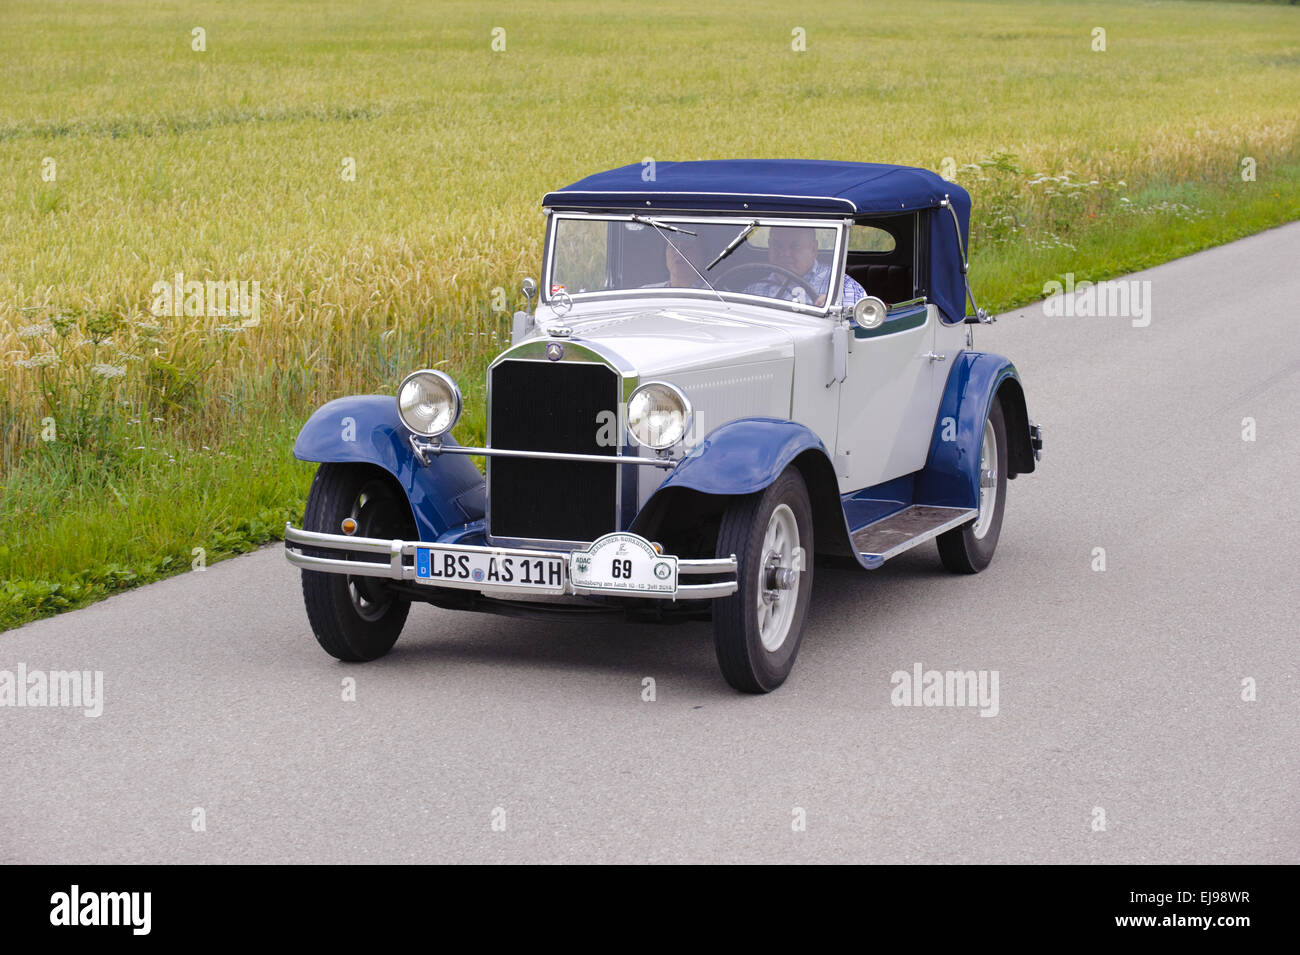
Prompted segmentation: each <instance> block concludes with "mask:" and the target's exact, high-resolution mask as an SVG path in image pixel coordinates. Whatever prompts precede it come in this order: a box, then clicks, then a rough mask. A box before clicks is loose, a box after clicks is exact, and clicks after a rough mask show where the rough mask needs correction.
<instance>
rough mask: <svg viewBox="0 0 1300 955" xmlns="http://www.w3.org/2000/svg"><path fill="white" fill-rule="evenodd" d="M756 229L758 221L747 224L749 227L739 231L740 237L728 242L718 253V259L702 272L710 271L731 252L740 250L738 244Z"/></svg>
mask: <svg viewBox="0 0 1300 955" xmlns="http://www.w3.org/2000/svg"><path fill="white" fill-rule="evenodd" d="M757 228H758V220H757V219H755V220H754V221H753V222H751V223H749V225H747V226H745V228H743V229H741V230H740V235H738V236H736V237H735V238H734V239H732V240H731V241H730V242H728V243H727V247H726V248H725V249H723V250H722V251H721V252H719V253H718V257H717V258H716V259H714V260H713V261H712V262H710V263H709V264H708V265H707V266H705V268H704V271H706V272H708V271H711V270H712V269H713V267H714V266H715V265H717V264H718V263H719V262H721V261H722V260H723V259H725V258H726V257H727V256H729V255H730V254H731V253H732V252H735V251H736V250H737V249H738V248H740V243H742V242H744V241H745V240H746V239H748V238H749V234H750V233H751V232H753V231H754V230H755V229H757Z"/></svg>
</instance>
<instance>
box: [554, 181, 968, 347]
mask: <svg viewBox="0 0 1300 955" xmlns="http://www.w3.org/2000/svg"><path fill="white" fill-rule="evenodd" d="M650 174H651V167H649V166H647V165H643V164H641V163H633V164H631V165H628V166H620V167H619V168H618V169H611V170H609V171H608V172H598V173H596V174H595V175H592V176H588V177H587V178H585V179H579V180H578V181H577V182H575V183H573V184H572V185H571V186H566V187H565V188H563V189H560V190H559V191H557V192H550V193H547V194H546V197H545V198H544V199H543V200H542V205H544V206H547V207H549V208H552V209H643V210H647V211H650V210H663V211H669V210H681V211H717V212H733V211H734V212H752V213H758V214H762V213H769V214H772V213H797V214H804V215H817V214H822V215H840V216H845V215H873V214H874V215H882V214H887V213H891V212H915V211H917V210H922V209H937V208H939V205H940V203H941V202H942V201H943V199H944V197H945V196H947V197H948V199H949V201H950V202H951V204H952V209H953V210H954V211H955V212H956V213H957V221H958V228H957V229H954V228H953V221H952V215H951V214H950V213H949V212H948V211H947V210H942V211H940V212H938V213H936V214H935V215H932V216H929V219H930V288H929V298H930V300H931V301H933V302H935V304H937V305H938V306H939V309H940V311H942V312H943V314H944V317H945V318H946V319H947V320H948V321H950V322H955V321H960V320H961V319H962V317H963V316H964V315H965V313H966V284H965V278H964V276H963V274H962V261H963V258H964V256H963V250H965V249H966V248H967V244H968V236H969V233H970V194H969V193H967V192H966V190H965V189H963V188H962V187H961V186H959V185H957V184H956V183H954V182H948V181H947V180H946V179H944V178H942V177H941V176H939V175H938V174H937V173H933V172H930V171H929V170H928V169H916V168H914V167H912V166H891V165H886V164H884V163H870V162H834V161H829V160H821V159H706V160H699V161H696V162H656V163H655V164H654V166H653V176H654V178H650ZM959 236H960V238H959Z"/></svg>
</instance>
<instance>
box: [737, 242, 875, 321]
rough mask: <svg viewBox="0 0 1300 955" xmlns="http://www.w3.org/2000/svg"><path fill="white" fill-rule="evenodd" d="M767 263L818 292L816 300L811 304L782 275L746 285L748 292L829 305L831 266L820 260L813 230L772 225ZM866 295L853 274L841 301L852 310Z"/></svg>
mask: <svg viewBox="0 0 1300 955" xmlns="http://www.w3.org/2000/svg"><path fill="white" fill-rule="evenodd" d="M767 261H768V262H770V263H771V264H772V265H775V266H777V267H778V268H782V269H785V270H786V271H787V272H793V273H794V274H795V275H797V276H799V277H800V278H802V279H803V280H804V281H805V282H807V283H808V284H809V285H810V286H812V288H813V290H814V291H815V292H816V293H817V298H816V300H815V301H813V302H812V303H809V301H808V290H807V289H805V288H804V287H803V286H802V285H800V284H799V283H797V282H796V281H795V280H794V279H792V278H790V276H788V275H785V274H783V273H781V272H772V273H771V274H770V275H768V277H767V278H765V279H763V280H762V281H760V282H755V283H754V284H753V285H749V286H746V288H745V291H746V292H747V293H749V294H750V295H764V296H766V297H767V298H779V299H781V300H782V301H785V302H799V303H801V304H804V305H808V304H813V305H825V304H826V291H827V287H828V286H829V285H830V281H831V267H830V266H829V265H828V264H826V263H825V262H820V261H818V259H817V233H816V232H815V231H814V230H813V229H805V228H800V227H798V226H772V228H771V230H770V231H769V233H768V242H767ZM866 294H867V290H866V289H864V288H863V287H862V286H861V285H859V284H858V282H857V281H856V280H855V279H854V278H853V277H852V276H851V275H846V276H844V294H843V295H842V296H841V299H840V302H841V304H842V305H844V306H845V307H846V308H852V307H853V304H854V303H855V302H856V301H857V300H858V299H860V298H862V297H863V296H865V295H866Z"/></svg>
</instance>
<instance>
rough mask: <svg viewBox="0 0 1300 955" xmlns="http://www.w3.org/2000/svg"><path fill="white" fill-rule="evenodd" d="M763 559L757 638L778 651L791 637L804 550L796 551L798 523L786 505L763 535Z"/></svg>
mask: <svg viewBox="0 0 1300 955" xmlns="http://www.w3.org/2000/svg"><path fill="white" fill-rule="evenodd" d="M761 553H762V555H763V559H762V561H761V562H760V564H759V567H758V598H757V601H758V606H757V611H758V635H759V639H761V640H762V641H763V649H764V650H767V651H768V652H769V653H774V652H775V651H777V650H780V649H781V647H782V645H784V643H785V641H786V637H788V636H789V635H790V623H791V622H792V621H793V620H794V611H795V607H796V605H797V604H798V602H799V574H800V573H801V572H802V570H803V568H802V563H803V561H802V558H803V551H802V550H800V548H799V523H798V521H796V520H795V518H794V511H792V510H790V507H789V505H787V504H778V505H777V506H776V509H775V510H774V511H772V516H771V518H769V519H768V522H767V531H766V533H764V534H763V549H762V551H761Z"/></svg>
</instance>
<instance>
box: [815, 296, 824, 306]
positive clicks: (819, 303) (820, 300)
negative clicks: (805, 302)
mask: <svg viewBox="0 0 1300 955" xmlns="http://www.w3.org/2000/svg"><path fill="white" fill-rule="evenodd" d="M825 304H826V296H825V295H818V296H817V307H818V308H821V306H823V305H825Z"/></svg>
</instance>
